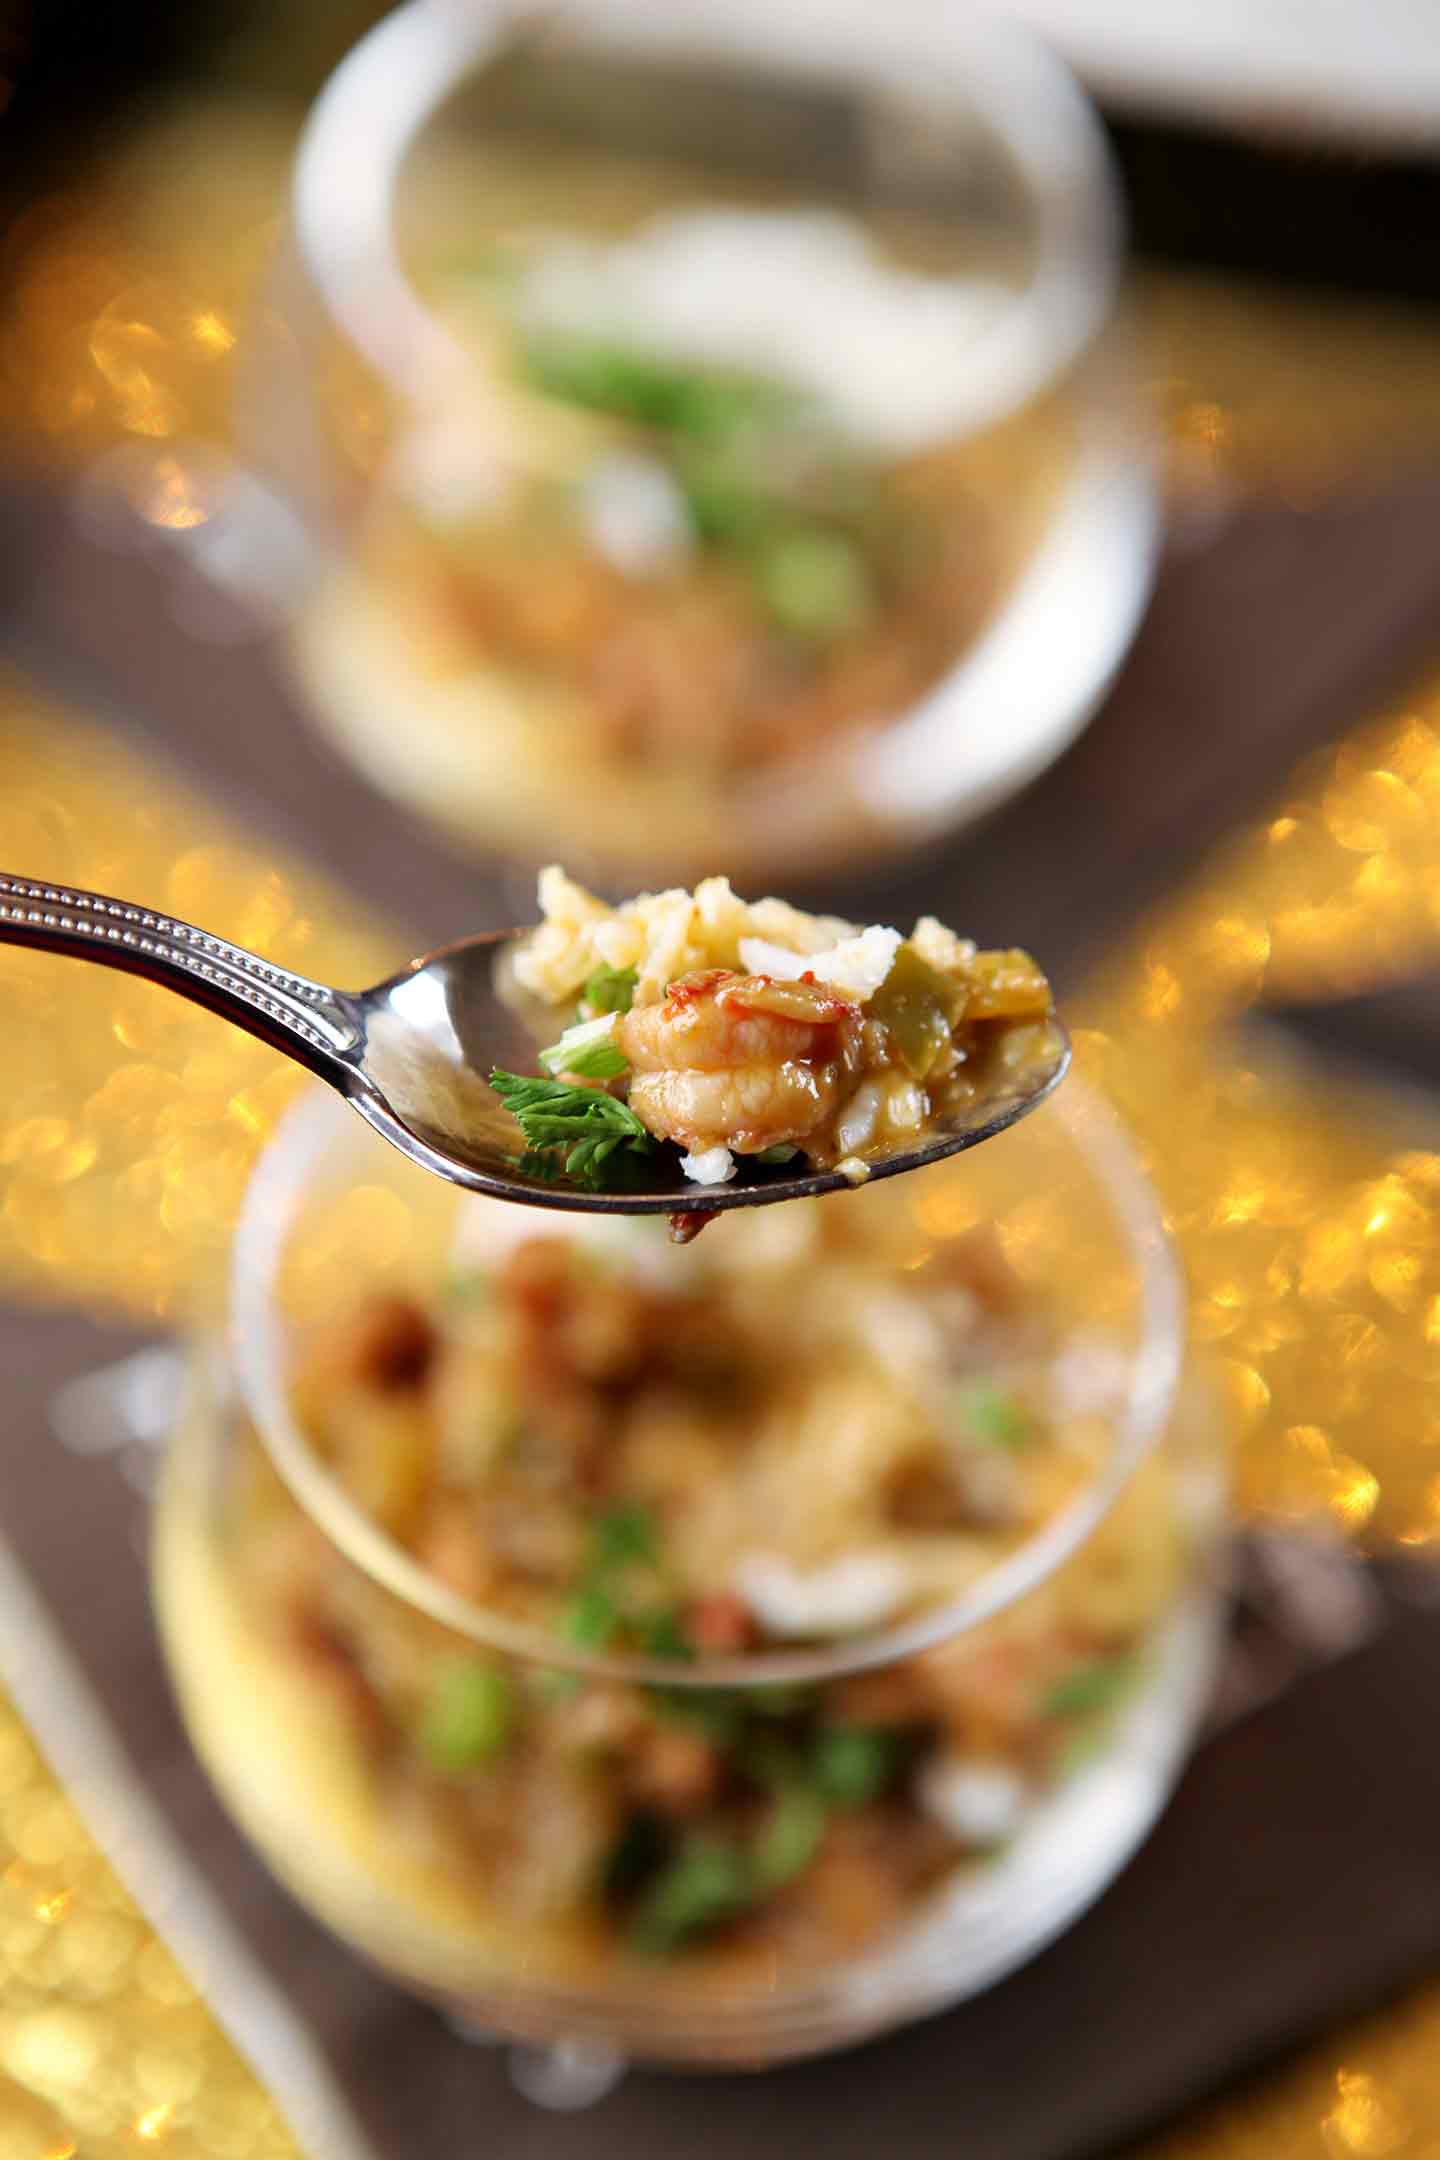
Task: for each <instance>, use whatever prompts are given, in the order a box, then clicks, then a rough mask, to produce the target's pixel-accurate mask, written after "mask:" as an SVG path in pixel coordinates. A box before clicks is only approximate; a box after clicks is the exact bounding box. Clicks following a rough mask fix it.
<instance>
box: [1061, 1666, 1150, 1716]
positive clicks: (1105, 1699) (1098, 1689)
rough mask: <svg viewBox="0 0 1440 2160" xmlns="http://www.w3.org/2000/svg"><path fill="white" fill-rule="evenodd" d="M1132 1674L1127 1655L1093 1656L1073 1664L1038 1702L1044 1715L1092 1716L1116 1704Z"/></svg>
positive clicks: (1133, 1673) (1133, 1672) (1133, 1671)
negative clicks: (1086, 1663) (1082, 1663)
mask: <svg viewBox="0 0 1440 2160" xmlns="http://www.w3.org/2000/svg"><path fill="white" fill-rule="evenodd" d="M1134 1677H1135V1660H1134V1659H1133V1658H1130V1657H1117V1658H1096V1659H1094V1660H1093V1661H1092V1662H1091V1663H1090V1664H1088V1665H1076V1666H1074V1667H1072V1669H1071V1670H1070V1671H1069V1672H1068V1673H1064V1674H1062V1676H1061V1677H1060V1679H1058V1680H1056V1681H1055V1682H1054V1683H1053V1684H1052V1686H1051V1687H1050V1688H1048V1689H1047V1691H1046V1693H1045V1696H1044V1699H1043V1700H1042V1702H1041V1705H1040V1711H1041V1715H1042V1716H1043V1717H1054V1718H1070V1717H1091V1716H1093V1715H1094V1714H1095V1713H1096V1712H1097V1711H1100V1710H1109V1709H1110V1708H1112V1706H1113V1705H1114V1704H1115V1703H1117V1702H1118V1701H1119V1700H1120V1698H1121V1696H1122V1695H1123V1694H1124V1693H1125V1691H1126V1689H1127V1688H1128V1687H1129V1686H1130V1684H1131V1682H1132V1681H1133V1679H1134Z"/></svg>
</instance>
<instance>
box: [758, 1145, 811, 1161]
mask: <svg viewBox="0 0 1440 2160" xmlns="http://www.w3.org/2000/svg"><path fill="white" fill-rule="evenodd" d="M799 1152H800V1150H799V1148H798V1147H795V1146H794V1145H793V1144H792V1142H790V1141H789V1140H777V1141H776V1143H775V1145H774V1147H767V1148H761V1150H760V1153H759V1154H758V1155H757V1156H756V1157H755V1160H756V1162H763V1163H782V1162H794V1160H795V1157H796V1156H797V1155H798V1154H799Z"/></svg>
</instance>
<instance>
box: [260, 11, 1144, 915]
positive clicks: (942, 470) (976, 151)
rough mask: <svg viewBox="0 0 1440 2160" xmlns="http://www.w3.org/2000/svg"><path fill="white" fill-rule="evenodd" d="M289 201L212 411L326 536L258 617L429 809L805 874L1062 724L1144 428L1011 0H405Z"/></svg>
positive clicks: (1126, 634)
mask: <svg viewBox="0 0 1440 2160" xmlns="http://www.w3.org/2000/svg"><path fill="white" fill-rule="evenodd" d="M293 230H294V242H295V246H294V263H293V265H292V275H291V282H290V289H289V296H288V298H287V299H286V300H285V301H284V303H283V306H282V309H281V311H280V312H281V313H282V314H283V315H284V317H285V318H286V321H287V323H288V328H287V330H286V331H285V333H284V335H283V336H276V335H271V336H270V337H268V338H265V337H262V338H261V339H260V342H259V344H258V346H257V349H256V354H255V359H254V365H253V367H252V369H251V370H250V373H249V376H248V382H249V391H248V394H247V399H246V405H247V415H246V418H245V421H244V424H243V429H242V432H243V434H244V436H245V437H246V438H247V439H248V443H249V449H250V454H251V457H252V462H254V463H255V464H257V465H260V466H262V467H263V468H264V469H265V471H266V473H267V474H268V477H269V478H270V480H271V482H272V483H273V486H274V488H275V489H276V490H277V491H278V492H279V493H280V494H281V495H283V496H285V497H286V498H287V499H288V500H290V501H291V502H292V503H295V504H298V506H299V507H300V508H301V510H302V512H303V515H304V518H305V521H306V523H307V524H308V526H309V528H310V530H311V531H312V533H313V534H314V535H315V536H316V537H317V539H318V542H319V545H318V547H317V550H316V555H315V560H316V564H317V571H316V575H315V577H314V578H313V580H312V581H311V582H309V583H308V585H305V584H303V583H297V582H295V581H293V578H292V573H291V571H290V569H289V568H288V567H287V570H286V573H285V577H286V585H287V590H286V594H285V603H286V606H287V608H288V609H289V611H290V613H291V618H292V619H291V624H290V637H289V650H290V652H291V654H292V656H293V660H294V664H295V667H296V669H297V670H298V674H299V678H300V681H301V684H302V686H303V690H304V693H305V697H306V701H307V703H308V706H309V708H310V710H311V711H312V713H313V715H314V717H315V719H316V720H317V721H318V722H319V724H320V725H321V726H322V728H323V729H324V730H325V731H327V732H328V734H329V735H330V737H331V738H332V739H333V741H334V742H335V743H336V744H337V745H338V746H339V747H340V748H341V749H342V751H343V752H344V754H346V755H347V756H348V757H349V758H351V759H352V760H354V761H355V762H357V763H358V764H359V765H361V766H362V767H363V768H364V769H365V770H366V771H367V772H368V774H369V775H370V776H371V777H372V779H374V780H375V781H376V782H377V783H378V784H379V785H380V786H381V787H382V788H383V789H384V790H385V791H387V792H389V793H390V794H391V795H392V796H395V797H398V798H400V799H402V800H404V801H405V802H406V803H407V804H409V805H411V806H413V807H417V808H419V809H420V810H421V811H423V812H425V813H426V814H428V815H429V816H430V817H432V818H434V819H438V820H439V821H441V822H442V823H443V824H445V825H446V826H447V827H448V828H449V829H450V831H451V832H452V834H454V835H457V836H458V837H460V838H461V839H462V840H468V841H470V842H472V843H476V844H478V845H480V846H481V847H483V848H484V849H485V850H487V851H496V850H498V851H499V852H501V853H502V854H504V855H506V856H508V857H510V858H512V859H514V860H515V861H517V862H524V863H526V864H529V863H531V862H534V861H537V860H538V861H547V860H550V859H553V858H559V859H563V860H564V861H566V862H567V863H568V864H569V865H570V866H571V867H572V869H574V870H576V871H577V872H579V873H581V874H585V875H588V876H590V877H592V878H597V879H600V880H602V881H603V880H604V879H606V878H607V877H608V878H609V879H611V880H614V881H619V882H621V883H625V884H628V885H631V886H634V885H635V884H637V883H642V882H650V883H654V882H663V881H667V880H672V879H673V880H684V881H686V882H689V881H690V880H691V879H693V877H694V876H695V875H697V874H699V873H700V872H702V871H705V870H708V869H709V868H710V867H712V866H713V862H714V860H715V857H716V853H717V839H716V835H717V833H718V834H720V835H722V836H723V841H722V842H721V843H720V845H719V852H720V853H722V854H723V855H724V858H725V862H726V865H727V868H729V869H731V870H732V871H733V872H734V874H735V875H736V876H737V877H740V878H744V879H748V880H751V881H754V880H755V879H757V878H773V877H774V876H776V875H777V874H778V873H779V872H780V871H781V870H783V871H784V873H785V875H786V877H788V878H789V879H790V880H792V882H793V880H794V878H795V877H796V876H797V875H811V874H815V875H818V874H821V873H823V872H824V871H826V870H827V869H828V868H830V867H832V866H836V865H843V866H849V865H852V864H854V863H856V862H860V861H865V860H867V859H868V860H877V861H878V860H881V859H883V858H885V857H887V856H893V855H895V854H897V853H899V852H903V851H905V850H907V849H909V848H911V847H913V846H914V845H915V844H917V843H920V842H924V841H928V840H932V839H934V838H936V837H937V836H939V835H942V834H944V833H945V832H947V831H950V830H953V829H954V828H956V827H958V826H960V825H962V824H964V823H966V822H968V821H970V820H972V819H973V818H975V817H977V816H978V815H980V814H981V813H983V812H985V811H987V810H989V809H991V808H993V807H994V806H995V805H996V804H997V803H999V802H1000V801H1002V800H1003V799H1004V798H1005V797H1006V796H1008V795H1009V794H1010V793H1012V792H1013V791H1014V790H1015V789H1017V788H1018V787H1020V786H1021V785H1022V784H1024V783H1025V782H1026V781H1028V780H1029V779H1031V778H1032V777H1033V776H1034V774H1035V773H1036V772H1037V771H1039V770H1040V769H1041V768H1042V767H1043V766H1044V765H1046V764H1047V763H1048V762H1049V761H1050V760H1051V759H1052V758H1053V757H1054V756H1056V755H1057V754H1058V752H1059V751H1060V749H1061V748H1062V747H1063V746H1064V745H1065V743H1066V742H1067V741H1068V740H1069V739H1070V738H1071V737H1072V736H1073V735H1074V734H1075V733H1076V732H1077V731H1078V730H1079V728H1080V727H1081V726H1082V725H1083V723H1084V721H1085V720H1086V718H1087V717H1088V715H1089V713H1090V711H1091V710H1092V708H1093V706H1094V704H1095V702H1096V700H1097V698H1098V696H1099V695H1100V693H1101V691H1102V689H1103V688H1104V686H1105V684H1106V682H1107V680H1108V678H1109V676H1110V675H1111V673H1112V671H1113V669H1114V668H1115V666H1116V664H1117V662H1118V660H1119V658H1120V656H1121V655H1122V653H1123V651H1124V649H1125V647H1126V645H1127V644H1128V642H1129V639H1130V636H1131V634H1132V631H1133V628H1134V626H1135V623H1136V620H1137V618H1138V615H1139V612H1140V609H1141V607H1142V605H1143V601H1144V598H1145V594H1146V592H1147V589H1148V583H1149V577H1150V569H1151V560H1152V551H1153V544H1154V534H1155V499H1154V491H1153V487H1152V475H1151V469H1150V457H1149V449H1150V445H1149V435H1148V425H1147V417H1146V414H1145V412H1144V410H1143V401H1142V400H1141V398H1140V396H1139V394H1138V390H1137V385H1136V382H1135V379H1134V375H1133V372H1132V355H1131V349H1130V344H1129V339H1128V335H1127V329H1126V324H1125V320H1124V315H1123V310H1122V308H1121V304H1120V297H1119V272H1120V255H1121V245H1120V218H1119V213H1118V208H1117V201H1116V194H1115V187H1114V182H1113V178H1112V174H1111V171H1110V167H1109V163H1108V159H1107V155H1106V151H1105V148H1104V144H1103V140H1102V137H1101V134H1100V131H1099V128H1098V125H1097V123H1096V121H1095V119H1094V117H1093V115H1092V113H1091V111H1090V109H1089V108H1088V106H1087V104H1086V102H1085V100H1084V97H1083V95H1082V94H1081V92H1080V91H1079V90H1078V89H1077V87H1076V86H1075V84H1074V83H1073V82H1072V81H1071V79H1070V78H1069V77H1068V76H1067V74H1066V73H1065V71H1064V70H1063V68H1062V67H1061V66H1060V65H1059V63H1058V62H1056V61H1055V60H1054V59H1052V58H1051V57H1050V56H1049V55H1048V53H1046V52H1045V51H1044V50H1043V49H1041V48H1039V47H1037V46H1035V45H1033V44H1032V43H1030V42H1029V40H1028V39H1026V38H1024V37H1023V36H1022V35H1020V34H1019V33H1018V32H1017V31H1016V30H1015V29H1014V28H1013V27H1010V26H1007V25H1002V24H998V23H987V22H986V21H985V20H984V19H983V17H975V16H972V15H971V13H970V11H969V10H965V11H963V12H962V11H958V10H955V9H949V10H945V9H934V8H928V7H920V6H916V5H905V6H901V7H898V8H897V7H887V8H884V9H875V8H871V7H866V6H863V5H857V4H850V5H837V4H835V0H830V4H827V5H823V6H821V5H818V4H806V5H802V6H795V5H791V6H786V7H783V8H778V7H774V6H771V5H770V4H769V0H738V4H736V0H687V5H686V6H685V7H683V8H676V7H674V6H672V5H671V4H670V0H621V4H619V5H616V4H612V0H573V4H571V5H569V6H567V7H566V8H564V9H563V10H561V11H558V12H555V13H553V14H552V13H551V11H549V10H548V9H544V8H541V7H539V6H537V5H535V4H533V0H472V4H467V5H463V6H462V5H445V4H438V0H418V4H414V5H411V6H407V7H404V8H401V9H400V10H399V11H398V12H397V13H396V14H394V15H393V16H391V17H389V18H387V19H386V20H385V21H384V22H382V23H381V25H380V26H379V27H378V28H377V29H376V30H375V31H373V32H372V33H371V34H370V35H369V36H368V37H367V38H365V39H364V40H363V41H362V42H361V43H360V44H359V45H358V46H357V47H356V49H355V50H354V51H353V52H352V53H351V55H350V56H349V57H348V58H347V59H346V61H345V62H344V63H343V65H342V66H341V67H340V68H339V70H338V71H337V72H336V74H335V75H334V77H333V78H332V80H331V82H330V84H329V85H328V87H327V88H326V90H325V92H324V93H323V95H322V96H321V98H320V100H319V102H318V104H317V106H316V108H315V110H314V113H313V115H312V117H311V119H310V121H309V124H308V126H307V129H306V133H305V136H304V138H303V141H302V145H301V149H300V153H299V157H298V161H297V166H296V172H295V185H294V199H293ZM577 311H578V312H577ZM270 319H271V322H272V326H273V323H274V321H275V319H276V318H275V317H274V316H273V315H272V317H271V318H270ZM592 326H598V327H592ZM657 326H658V327H657ZM557 338H558V339H559V343H558V344H557V342H556V340H557ZM657 339H658V340H659V342H658V343H657V342H656V341H657ZM597 342H598V345H599V347H601V348H603V349H602V350H600V353H599V361H598V366H599V377H598V378H597V374H596V365H597V354H596V348H597ZM617 351H618V352H619V354H620V360H619V362H618V363H617V361H616V353H617ZM637 355H638V356H639V361H640V363H641V367H640V372H639V374H638V375H637V373H636V356H637ZM657 356H658V360H657ZM657 365H658V367H659V374H658V377H657V375H656V366H657ZM617 366H618V373H617ZM577 367H578V368H579V370H580V379H579V387H578V388H577V377H576V372H575V371H576V369H577ZM677 368H678V369H679V380H678V382H677V380H676V376H675V370H676V369H677ZM697 368H698V369H700V370H701V371H702V374H703V375H704V379H703V380H702V381H701V382H700V387H699V391H698V392H697V391H696V383H695V379H694V377H693V374H687V372H686V371H687V370H694V369H697ZM717 369H718V370H719V376H720V383H719V388H718V390H717V387H716V380H715V379H714V371H715V370H717ZM537 370H538V371H539V372H538V374H537ZM647 370H648V372H646V371H647ZM707 370H708V371H710V372H709V373H705V371H707ZM667 371H669V372H667ZM517 382H518V383H519V390H518V391H517ZM757 383H758V384H759V389H758V391H757V387H756V386H757ZM537 386H538V387H537ZM777 395H778V398H779V402H778V403H777V402H776V398H777ZM617 399H618V400H619V406H621V407H624V409H625V411H626V413H627V414H628V416H629V417H628V418H625V419H620V418H617V411H618V407H617V404H616V400H617ZM657 400H658V404H657V402H656V401H657ZM697 400H698V402H697ZM767 400H768V402H767ZM637 401H638V403H637ZM597 406H598V407H600V408H602V409H601V410H600V411H598V412H597V410H596V409H595V408H596V407H597ZM288 563H289V558H288V557H287V565H288Z"/></svg>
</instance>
